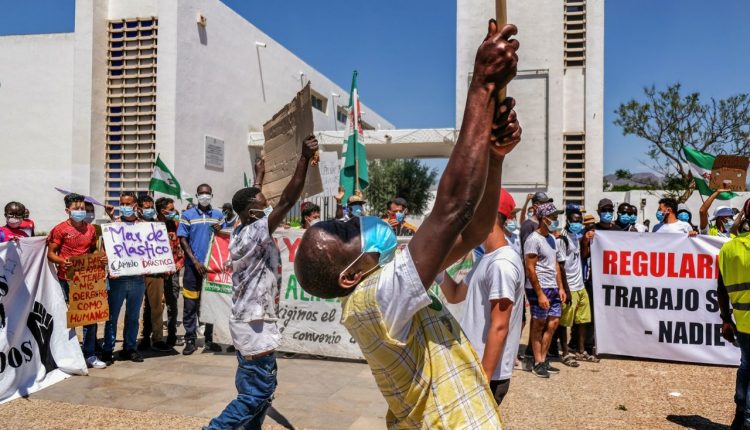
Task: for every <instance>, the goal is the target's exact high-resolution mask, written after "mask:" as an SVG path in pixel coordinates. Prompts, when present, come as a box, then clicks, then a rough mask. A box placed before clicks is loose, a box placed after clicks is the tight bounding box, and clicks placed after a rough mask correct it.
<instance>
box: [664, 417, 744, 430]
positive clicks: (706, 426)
mask: <svg viewBox="0 0 750 430" xmlns="http://www.w3.org/2000/svg"><path fill="white" fill-rule="evenodd" d="M667 421H669V422H672V423H675V424H677V425H680V426H682V427H685V428H688V429H695V430H729V426H727V425H724V424H719V423H715V422H713V421H711V420H709V419H708V418H705V417H702V416H700V415H667Z"/></svg>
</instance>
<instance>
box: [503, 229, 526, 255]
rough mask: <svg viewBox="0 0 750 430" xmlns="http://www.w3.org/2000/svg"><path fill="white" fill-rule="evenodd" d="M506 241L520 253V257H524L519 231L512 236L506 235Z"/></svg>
mask: <svg viewBox="0 0 750 430" xmlns="http://www.w3.org/2000/svg"><path fill="white" fill-rule="evenodd" d="M505 240H507V241H508V244H509V245H510V246H511V247H513V249H514V250H515V251H516V252H517V253H518V255H519V256H520V255H522V254H521V236H520V235H519V234H518V230H516V231H514V232H513V234H511V235H510V236H508V235H506V236H505Z"/></svg>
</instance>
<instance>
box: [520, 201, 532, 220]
mask: <svg viewBox="0 0 750 430" xmlns="http://www.w3.org/2000/svg"><path fill="white" fill-rule="evenodd" d="M533 197H534V195H533V194H526V201H525V202H523V208H522V209H521V224H523V222H524V221H526V214H527V213H529V203H531V199H532V198H533Z"/></svg>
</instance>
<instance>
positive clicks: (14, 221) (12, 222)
mask: <svg viewBox="0 0 750 430" xmlns="http://www.w3.org/2000/svg"><path fill="white" fill-rule="evenodd" d="M5 219H6V220H7V221H8V227H10V228H18V226H20V225H21V221H23V220H22V219H21V218H18V217H13V216H9V217H7V218H5Z"/></svg>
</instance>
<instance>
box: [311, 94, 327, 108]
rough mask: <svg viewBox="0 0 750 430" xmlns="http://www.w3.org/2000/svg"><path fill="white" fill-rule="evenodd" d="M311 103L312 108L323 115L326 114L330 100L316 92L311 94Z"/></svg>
mask: <svg viewBox="0 0 750 430" xmlns="http://www.w3.org/2000/svg"><path fill="white" fill-rule="evenodd" d="M310 101H311V102H312V107H314V108H315V109H317V110H319V111H321V112H323V113H325V112H326V109H327V107H328V99H327V98H325V97H323V95H321V94H320V93H318V92H316V91H312V92H311V93H310Z"/></svg>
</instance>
